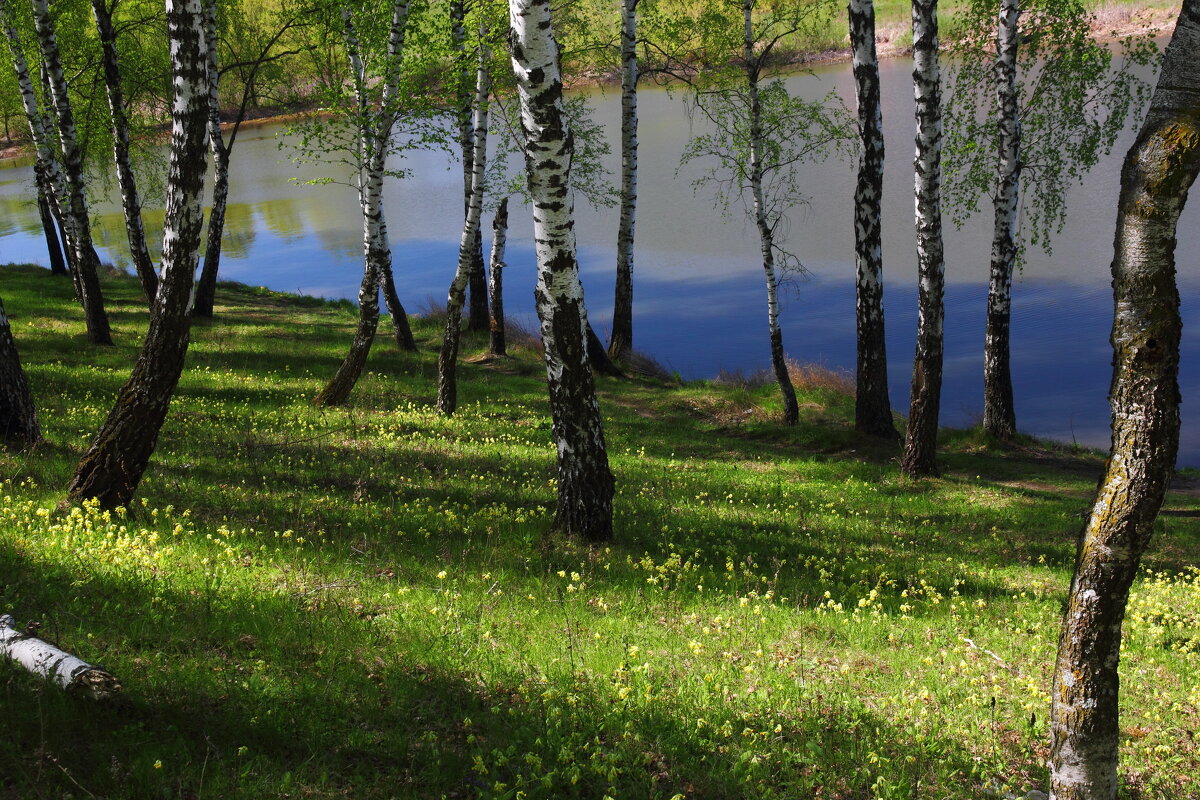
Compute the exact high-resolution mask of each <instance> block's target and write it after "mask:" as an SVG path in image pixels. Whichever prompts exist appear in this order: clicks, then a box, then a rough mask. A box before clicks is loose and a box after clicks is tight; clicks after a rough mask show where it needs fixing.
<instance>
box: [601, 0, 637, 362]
mask: <svg viewBox="0 0 1200 800" xmlns="http://www.w3.org/2000/svg"><path fill="white" fill-rule="evenodd" d="M637 5H638V0H621V218H620V223H619V225H618V227H617V285H616V291H615V295H614V299H613V320H612V333H611V334H610V335H609V338H608V354H609V356H611V357H612V358H615V359H619V358H622V357H624V356H625V355H626V354H627V353H628V352H629V351H630V350H632V349H633V236H634V227H635V223H636V216H637V157H638V139H637V132H638V116H637V82H638V62H637Z"/></svg>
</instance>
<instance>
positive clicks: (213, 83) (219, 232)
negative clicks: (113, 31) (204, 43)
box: [92, 0, 229, 318]
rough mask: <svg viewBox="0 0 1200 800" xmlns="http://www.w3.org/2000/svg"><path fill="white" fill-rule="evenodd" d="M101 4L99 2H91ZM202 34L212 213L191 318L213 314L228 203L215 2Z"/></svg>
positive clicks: (210, 5)
mask: <svg viewBox="0 0 1200 800" xmlns="http://www.w3.org/2000/svg"><path fill="white" fill-rule="evenodd" d="M92 2H94V3H96V2H103V0H92ZM204 31H205V36H207V37H208V41H209V42H211V43H212V44H213V46H212V47H210V48H209V50H208V145H209V148H210V149H211V150H212V158H213V198H212V210H211V211H209V212H208V239H207V240H206V241H205V243H204V268H203V269H201V270H200V279H199V280H198V281H197V282H196V296H195V298H194V299H193V300H192V316H193V317H209V318H211V317H212V315H213V303H214V302H215V301H216V294H217V275H218V274H219V273H220V270H221V239H222V238H223V236H224V235H225V207H226V205H227V204H228V202H229V148H228V147H227V146H226V144H225V137H224V136H223V135H222V133H221V92H220V77H221V71H220V68H219V65H218V64H217V48H216V42H217V5H216V2H215V0H212V1H211V2H208V3H206V4H205V7H204Z"/></svg>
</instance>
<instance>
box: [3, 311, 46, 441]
mask: <svg viewBox="0 0 1200 800" xmlns="http://www.w3.org/2000/svg"><path fill="white" fill-rule="evenodd" d="M0 439H3V440H4V441H5V442H7V443H8V444H14V445H18V446H27V445H31V444H37V443H38V442H40V441H41V440H42V428H41V426H40V425H39V424H38V418H37V409H36V408H34V405H33V394H32V393H31V392H30V391H29V381H28V380H26V379H25V370H23V369H21V358H20V356H18V355H17V343H16V342H14V341H13V336H12V329H11V328H10V327H9V325H8V316H7V315H6V314H5V313H4V302H3V301H0Z"/></svg>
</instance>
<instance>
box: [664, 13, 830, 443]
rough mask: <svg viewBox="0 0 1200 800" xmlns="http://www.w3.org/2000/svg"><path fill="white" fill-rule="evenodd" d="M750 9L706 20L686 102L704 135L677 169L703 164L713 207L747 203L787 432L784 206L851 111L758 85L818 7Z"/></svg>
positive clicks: (788, 261)
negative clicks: (699, 64) (734, 34)
mask: <svg viewBox="0 0 1200 800" xmlns="http://www.w3.org/2000/svg"><path fill="white" fill-rule="evenodd" d="M756 4H757V0H741V2H739V3H737V4H736V6H735V5H734V4H732V3H726V4H724V5H722V6H720V9H721V10H723V11H726V12H730V11H732V10H733V9H734V8H737V9H738V10H740V12H741V14H740V16H741V19H740V23H741V24H740V25H737V26H736V27H735V18H734V17H733V14H731V13H726V14H720V15H714V17H712V18H710V19H709V20H707V24H708V25H709V26H711V27H710V30H711V31H712V34H711V36H710V37H709V40H708V42H707V43H706V46H705V52H704V53H703V57H702V59H703V63H704V65H705V66H706V67H709V69H708V70H707V71H706V72H704V73H702V74H701V76H700V77H698V78H697V79H696V80H695V81H694V82H693V84H692V92H691V101H690V102H691V106H692V110H693V113H696V112H699V114H700V115H701V116H702V117H703V119H704V121H705V122H706V123H708V125H709V126H710V128H711V132H710V133H705V134H701V135H699V136H696V137H694V138H693V139H692V141H691V142H690V143H689V144H688V145H687V147H686V149H685V150H684V153H683V158H682V162H683V163H684V164H687V163H689V162H692V161H698V160H699V161H706V162H708V163H709V164H710V165H711V166H709V167H707V171H706V172H705V173H704V174H703V175H702V176H701V177H700V178H698V179H697V180H696V182H695V187H696V188H699V187H701V186H705V185H714V186H715V187H716V190H717V191H716V197H717V203H718V205H719V206H721V207H723V208H725V209H726V210H728V209H730V208H732V206H733V204H734V203H735V202H744V203H745V205H746V208H747V213H748V214H749V215H750V216H751V218H752V219H753V220H754V225H755V229H756V230H757V232H758V239H759V252H760V255H761V258H762V268H763V276H764V279H765V283H766V289H767V330H768V332H769V335H770V343H771V367H772V370H773V371H774V374H775V380H776V382H777V383H778V384H779V391H780V394H781V396H782V398H783V418H784V422H786V423H787V424H788V425H794V424H796V422H797V421H798V420H799V417H800V410H799V405H798V404H797V402H796V391H795V389H794V387H793V386H792V381H791V377H790V376H789V374H788V366H787V357H786V354H785V351H784V347H783V329H782V327H781V326H780V324H779V281H780V273H781V272H788V271H799V270H801V269H802V265H801V262H800V259H799V258H798V257H797V256H796V255H795V254H794V253H792V252H791V251H790V250H788V249H786V247H785V244H786V243H785V241H784V235H783V232H784V226H785V225H786V224H787V222H788V212H789V211H790V209H791V208H792V207H794V206H795V205H796V204H797V203H800V202H803V201H804V197H805V195H804V188H805V187H804V186H803V183H802V180H801V175H800V173H799V171H798V167H799V166H800V165H801V164H803V163H805V162H810V161H819V160H823V159H825V158H826V157H828V156H829V155H831V154H840V153H842V152H843V151H844V148H845V146H846V143H847V142H848V141H849V138H850V137H851V136H852V135H853V134H852V133H851V130H852V128H851V125H852V123H851V120H850V117H849V114H848V112H846V110H845V108H844V107H842V106H841V104H840V101H838V100H837V98H836V95H835V94H833V93H830V94H829V95H827V96H826V97H825V98H824V99H823V100H821V101H819V102H815V103H813V102H808V101H806V100H803V99H800V98H795V97H792V96H791V95H790V94H789V93H788V90H787V87H786V85H785V83H784V81H783V79H780V78H777V79H774V80H770V81H766V80H764V77H765V76H764V71H765V69H766V67H767V65H768V64H769V63H770V58H771V56H772V53H773V51H774V49H775V47H776V45H777V44H778V43H779V42H780V41H781V40H783V39H784V38H785V37H788V36H791V35H792V34H795V33H797V32H799V31H801V30H803V29H804V28H805V27H806V26H808V25H810V24H812V23H813V22H816V21H817V20H818V19H819V15H820V14H821V13H823V12H822V10H821V8H820V7H819V6H811V5H807V4H802V3H791V4H787V3H784V4H773V5H771V6H769V7H767V8H765V9H763V10H762V12H761V13H759V14H757V15H756V13H755V11H756ZM738 28H740V30H741V36H740V42H738V44H740V48H739V49H738V50H732V48H730V47H729V45H728V44H727V41H728V39H727V37H728V35H729V34H728V31H730V30H737V29H738ZM731 51H732V53H733V55H732V56H731V55H729V53H730V52H731Z"/></svg>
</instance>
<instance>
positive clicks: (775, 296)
mask: <svg viewBox="0 0 1200 800" xmlns="http://www.w3.org/2000/svg"><path fill="white" fill-rule="evenodd" d="M753 11H754V0H742V23H743V39H742V55H743V58H744V59H745V64H746V84H747V85H746V89H747V92H748V93H749V96H750V189H751V192H752V194H753V196H754V221H755V224H756V225H757V227H758V238H759V244H760V248H761V250H762V260H763V274H764V276H765V278H766V282H767V327H768V329H769V330H770V334H771V367H772V369H773V370H774V372H775V381H776V382H777V383H778V384H779V392H780V394H781V395H782V396H783V421H784V422H786V423H787V424H788V425H795V424H796V422H798V421H799V419H800V407H799V405H798V404H797V402H796V390H795V388H794V387H793V386H792V378H791V376H790V375H789V374H788V368H787V358H786V356H785V355H784V351H783V329H782V328H780V327H779V278H778V276H777V275H776V274H775V239H774V237H775V231H774V229H773V227H772V225H771V223H770V221H769V220H768V219H767V209H766V203H765V200H764V197H763V166H762V164H763V130H762V102H761V100H760V98H759V92H758V78H759V67H760V64H759V63H758V60H757V59H756V58H755V55H754V28H753V25H752V21H751V16H752V12H753Z"/></svg>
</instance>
